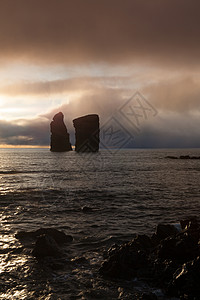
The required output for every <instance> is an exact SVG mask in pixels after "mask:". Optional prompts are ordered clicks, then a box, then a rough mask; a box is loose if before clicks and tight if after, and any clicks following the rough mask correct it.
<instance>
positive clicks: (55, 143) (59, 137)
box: [50, 112, 72, 152]
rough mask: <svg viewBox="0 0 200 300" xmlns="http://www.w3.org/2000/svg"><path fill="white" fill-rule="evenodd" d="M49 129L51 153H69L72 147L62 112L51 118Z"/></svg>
mask: <svg viewBox="0 0 200 300" xmlns="http://www.w3.org/2000/svg"><path fill="white" fill-rule="evenodd" d="M50 127H51V149H50V150H51V151H53V152H64V151H71V150H72V146H71V144H70V141H69V133H68V132H67V128H66V126H65V123H64V115H63V113H62V112H59V113H57V114H56V115H55V116H54V117H53V121H52V122H51V124H50Z"/></svg>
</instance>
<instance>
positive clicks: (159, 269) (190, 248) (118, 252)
mask: <svg viewBox="0 0 200 300" xmlns="http://www.w3.org/2000/svg"><path fill="white" fill-rule="evenodd" d="M181 226H182V231H178V230H177V229H176V228H175V227H174V226H172V225H162V224H159V225H158V227H157V230H156V233H155V234H153V235H152V237H148V236H146V235H139V236H137V237H136V238H134V239H133V240H132V241H131V242H128V243H125V244H123V245H121V246H118V245H115V246H114V247H112V248H111V249H109V250H108V252H107V255H105V257H106V260H105V261H104V263H103V264H102V266H101V268H100V274H101V275H103V276H104V277H107V278H117V279H118V278H119V279H132V278H134V277H136V278H138V279H140V280H144V281H146V282H148V283H149V284H150V285H153V286H155V287H159V288H161V289H163V290H165V291H166V293H167V294H168V295H170V296H176V297H180V299H199V298H198V297H199V295H200V285H199V278H200V226H199V221H198V219H197V218H194V217H192V218H188V219H187V220H182V221H181ZM143 296H144V297H143V298H141V299H156V296H155V295H150V294H149V295H143ZM145 297H146V298H145ZM184 297H186V298H184ZM187 297H189V298H187Z"/></svg>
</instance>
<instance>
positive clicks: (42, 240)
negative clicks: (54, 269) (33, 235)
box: [32, 234, 61, 258]
mask: <svg viewBox="0 0 200 300" xmlns="http://www.w3.org/2000/svg"><path fill="white" fill-rule="evenodd" d="M32 254H33V256H35V257H37V258H42V257H45V256H56V257H58V256H60V255H61V250H60V248H59V246H58V244H57V243H56V241H55V240H54V239H53V238H52V237H51V236H49V235H47V234H44V235H41V236H39V237H38V239H37V240H36V243H35V247H34V249H33V251H32Z"/></svg>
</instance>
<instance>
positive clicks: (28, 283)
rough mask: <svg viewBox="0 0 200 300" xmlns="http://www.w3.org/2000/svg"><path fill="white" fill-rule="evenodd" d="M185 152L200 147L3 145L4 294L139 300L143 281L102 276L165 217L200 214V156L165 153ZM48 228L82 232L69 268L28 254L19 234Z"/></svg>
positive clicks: (0, 279) (0, 247) (0, 248)
mask: <svg viewBox="0 0 200 300" xmlns="http://www.w3.org/2000/svg"><path fill="white" fill-rule="evenodd" d="M185 154H190V155H197V156H199V155H200V150H198V149H195V150H194V149H191V150H181V149H179V150H120V151H117V152H114V151H112V152H109V151H106V150H102V151H100V152H99V153H98V154H89V153H88V154H78V153H75V152H66V153H51V152H50V151H48V149H26V150H25V149H15V150H13V149H0V178H1V184H0V203H1V208H0V210H1V217H0V220H1V230H0V236H1V239H0V256H1V260H0V274H1V276H0V299H117V298H118V297H120V298H119V299H134V297H135V296H134V295H135V294H134V293H135V290H136V291H137V290H139V289H140V285H139V284H138V282H137V283H135V282H121V281H118V282H109V281H106V280H104V279H102V278H101V277H100V276H99V274H98V268H99V266H100V264H101V262H102V261H103V253H104V251H105V250H106V249H108V247H109V246H110V245H112V244H113V243H120V242H123V241H126V240H130V239H131V238H133V237H134V235H135V234H136V233H147V234H151V233H152V232H153V231H154V229H155V226H156V224H157V223H159V222H165V223H176V222H178V220H179V219H180V218H182V217H183V216H187V215H197V214H199V209H200V176H199V175H200V160H170V159H166V158H165V157H166V156H167V155H175V156H179V155H185ZM83 207H89V208H90V210H89V211H84V210H83V209H82V208H83ZM41 227H54V228H57V229H60V230H64V231H65V233H67V234H71V235H72V236H73V237H74V241H73V242H72V244H70V245H69V246H67V250H66V251H67V256H66V258H65V261H64V262H62V268H57V267H56V266H55V261H54V262H51V261H47V262H45V261H43V262H38V261H37V260H36V259H35V258H34V257H32V256H31V255H30V254H26V253H24V252H23V251H21V249H22V245H21V244H20V242H19V241H18V240H17V239H16V238H15V237H14V235H15V233H16V232H17V231H19V230H27V231H30V230H35V229H38V228H41ZM77 257H78V258H79V259H77ZM122 288H123V293H121V291H122ZM142 289H145V286H144V285H143V286H142ZM120 293H121V296H119V295H120ZM135 299H136V298H135Z"/></svg>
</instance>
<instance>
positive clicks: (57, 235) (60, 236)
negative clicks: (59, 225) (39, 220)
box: [15, 228, 73, 245]
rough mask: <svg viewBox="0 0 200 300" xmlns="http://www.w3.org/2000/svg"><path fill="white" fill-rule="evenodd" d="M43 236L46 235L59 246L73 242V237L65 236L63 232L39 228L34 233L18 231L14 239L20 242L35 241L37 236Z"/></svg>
mask: <svg viewBox="0 0 200 300" xmlns="http://www.w3.org/2000/svg"><path fill="white" fill-rule="evenodd" d="M44 234H47V235H49V236H50V237H52V238H53V239H54V240H55V241H56V242H57V243H58V244H59V245H62V244H64V243H69V242H72V241H73V237H72V236H71V235H67V234H65V233H64V232H62V231H60V230H57V229H55V228H40V229H38V230H35V231H19V232H18V233H16V235H15V237H16V238H17V239H19V240H21V241H23V240H27V239H33V240H35V239H37V238H38V237H39V236H41V235H44Z"/></svg>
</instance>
